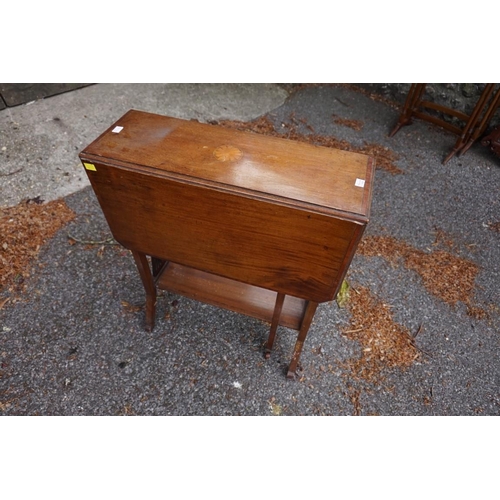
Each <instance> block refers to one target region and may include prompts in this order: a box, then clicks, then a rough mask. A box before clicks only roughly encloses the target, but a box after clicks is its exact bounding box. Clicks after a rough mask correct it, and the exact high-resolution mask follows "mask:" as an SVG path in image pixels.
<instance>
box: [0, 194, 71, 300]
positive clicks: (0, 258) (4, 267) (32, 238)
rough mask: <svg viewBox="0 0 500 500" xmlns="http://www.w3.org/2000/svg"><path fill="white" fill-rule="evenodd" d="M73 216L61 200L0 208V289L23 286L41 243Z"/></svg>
mask: <svg viewBox="0 0 500 500" xmlns="http://www.w3.org/2000/svg"><path fill="white" fill-rule="evenodd" d="M74 217H75V213H74V212H73V211H72V210H71V209H70V208H69V207H68V206H67V205H66V203H65V202H64V201H62V200H55V201H50V202H48V203H41V202H40V201H39V200H37V201H36V202H32V201H28V202H23V203H20V204H19V205H16V206H14V207H2V208H0V234H1V239H0V292H1V291H4V290H6V289H7V288H9V290H10V291H19V290H20V289H21V288H22V285H23V283H24V280H25V279H26V278H28V277H29V276H30V273H31V269H32V266H33V263H34V261H35V259H36V258H37V257H38V253H39V251H40V248H41V246H42V245H43V244H44V243H45V242H46V241H47V240H49V239H50V238H52V237H53V236H54V235H55V233H56V232H57V231H58V230H59V229H60V228H61V227H62V226H64V225H65V224H67V223H68V222H69V221H71V220H73V219H74Z"/></svg>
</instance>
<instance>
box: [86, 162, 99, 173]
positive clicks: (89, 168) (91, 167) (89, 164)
mask: <svg viewBox="0 0 500 500" xmlns="http://www.w3.org/2000/svg"><path fill="white" fill-rule="evenodd" d="M83 166H84V167H85V168H86V169H87V170H93V171H94V172H97V169H96V168H95V165H94V164H93V163H85V162H83Z"/></svg>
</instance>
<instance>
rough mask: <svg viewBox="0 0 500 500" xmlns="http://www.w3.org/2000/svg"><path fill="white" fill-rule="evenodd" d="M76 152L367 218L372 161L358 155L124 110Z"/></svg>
mask: <svg viewBox="0 0 500 500" xmlns="http://www.w3.org/2000/svg"><path fill="white" fill-rule="evenodd" d="M82 155H83V156H88V155H91V156H94V157H99V159H102V161H103V162H104V163H108V162H109V161H110V160H112V161H118V162H120V163H122V164H125V165H140V166H142V167H145V168H147V169H151V170H152V171H155V173H156V174H158V173H159V174H165V175H167V176H168V175H169V174H174V175H178V176H182V177H184V178H187V179H191V180H192V181H193V182H208V183H212V184H213V185H216V186H223V187H224V188H225V189H233V188H236V189H239V190H244V191H246V192H248V193H250V194H251V196H255V197H257V198H258V197H259V194H261V195H271V196H275V197H278V198H279V199H282V200H287V202H289V203H290V202H291V203H297V202H298V203H305V204H307V205H308V206H312V207H313V208H314V207H318V208H321V209H322V210H323V211H324V210H334V211H340V212H348V213H349V214H354V215H355V218H357V219H359V220H367V219H368V216H369V210H370V199H371V190H372V181H373V171H374V162H373V161H372V159H371V158H370V157H368V156H365V155H362V154H358V153H352V152H347V151H341V150H337V149H332V148H327V147H322V146H315V145H311V144H305V143H299V142H296V141H291V140H287V139H281V138H276V137H268V136H264V135H260V134H255V133H252V132H240V131H235V130H230V129H225V128H223V127H220V126H214V125H209V124H202V123H199V122H196V121H187V120H181V119H177V118H172V117H168V116H162V115H157V114H153V113H146V112H143V111H137V110H130V111H129V112H127V113H126V114H125V115H124V116H123V117H121V118H120V119H119V120H118V121H117V122H116V123H114V124H113V125H112V126H111V127H109V129H108V130H106V131H105V132H104V133H103V134H101V136H99V137H98V138H97V139H96V140H95V141H94V142H93V143H92V144H90V145H89V146H88V147H87V148H86V149H85V150H84V151H83V152H82ZM106 160H108V161H106Z"/></svg>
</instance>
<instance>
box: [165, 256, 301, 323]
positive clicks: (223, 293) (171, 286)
mask: <svg viewBox="0 0 500 500" xmlns="http://www.w3.org/2000/svg"><path fill="white" fill-rule="evenodd" d="M156 285H157V286H158V288H161V289H162V290H168V291H170V292H173V293H177V294H179V295H183V296H185V297H189V298H192V299H195V300H198V301H200V302H204V303H207V304H211V305H214V306H217V307H223V308H225V309H229V310H231V311H235V312H238V313H241V314H246V315H248V316H252V317H254V318H258V319H261V320H264V321H268V322H271V320H272V317H273V311H274V306H275V303H276V296H277V292H274V291H272V290H266V289H265V288H260V287H257V286H253V285H247V284H245V283H240V282H239V281H234V280H231V279H228V278H223V277H221V276H215V275H213V274H209V273H205V272H203V271H198V270H196V269H192V268H190V267H186V266H181V265H179V264H174V263H172V262H170V263H169V264H168V265H167V266H166V267H165V268H164V270H163V272H162V273H161V274H160V275H159V276H158V278H157V280H156ZM306 305H307V304H306V301H305V300H304V299H299V298H296V297H291V296H289V295H287V296H286V298H285V302H284V304H283V309H282V312H281V315H280V320H279V324H280V325H282V326H285V327H288V328H292V329H294V330H299V329H300V324H301V321H302V318H303V316H304V311H305V308H306Z"/></svg>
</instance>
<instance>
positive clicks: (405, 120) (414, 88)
mask: <svg viewBox="0 0 500 500" xmlns="http://www.w3.org/2000/svg"><path fill="white" fill-rule="evenodd" d="M425 87H426V84H425V83H412V84H411V87H410V90H409V91H408V96H407V97H406V101H405V105H404V107H403V111H402V112H401V115H400V116H399V120H398V123H396V126H395V127H394V128H393V130H392V132H391V133H390V134H389V137H393V136H394V135H395V134H396V133H397V132H398V130H399V129H400V128H401V127H403V126H404V125H408V124H409V123H411V118H412V115H413V112H414V111H415V109H416V108H417V107H418V103H419V102H420V99H421V98H422V94H423V93H424V90H425Z"/></svg>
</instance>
